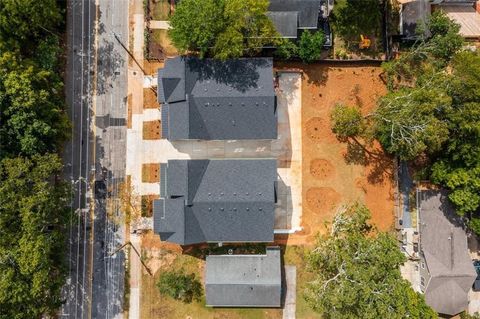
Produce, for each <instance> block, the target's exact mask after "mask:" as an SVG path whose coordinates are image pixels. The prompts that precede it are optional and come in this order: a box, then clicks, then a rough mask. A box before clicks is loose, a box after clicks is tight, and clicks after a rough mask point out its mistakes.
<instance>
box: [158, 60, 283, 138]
mask: <svg viewBox="0 0 480 319" xmlns="http://www.w3.org/2000/svg"><path fill="white" fill-rule="evenodd" d="M158 100H159V102H160V103H162V104H163V105H166V106H167V109H166V111H165V112H162V132H164V133H166V135H165V137H166V138H167V139H169V140H181V139H203V140H229V139H276V138H277V113H276V97H275V91H274V89H273V62H272V59H269V58H251V59H235V60H227V61H225V62H221V61H217V60H213V59H204V60H200V59H198V58H194V57H177V58H174V59H168V60H166V62H165V66H164V68H163V69H160V70H159V72H158ZM162 107H163V106H162Z"/></svg>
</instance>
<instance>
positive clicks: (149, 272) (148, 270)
mask: <svg viewBox="0 0 480 319" xmlns="http://www.w3.org/2000/svg"><path fill="white" fill-rule="evenodd" d="M127 245H130V247H132V248H133V250H134V251H135V253H136V254H137V256H138V259H140V262H141V263H142V265H143V267H145V269H146V270H147V272H148V274H149V275H150V276H152V277H153V274H152V271H151V270H150V268H148V267H147V265H145V263H144V262H143V260H142V256H140V253H139V252H138V250H137V248H135V246H134V245H132V243H131V242H126V243H125V244H123V245H122V246H120V247H119V248H117V249H115V251H114V252H113V253H111V254H110V255H109V256H110V257H111V256H113V255H115V254H116V253H117V252H118V251H119V250H121V249H123V248H124V247H125V246H127Z"/></svg>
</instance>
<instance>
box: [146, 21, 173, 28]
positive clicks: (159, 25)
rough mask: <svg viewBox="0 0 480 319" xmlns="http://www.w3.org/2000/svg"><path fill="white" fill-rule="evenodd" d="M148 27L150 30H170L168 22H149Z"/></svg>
mask: <svg viewBox="0 0 480 319" xmlns="http://www.w3.org/2000/svg"><path fill="white" fill-rule="evenodd" d="M148 27H149V28H150V29H160V30H168V29H170V21H159V20H150V21H149V22H148Z"/></svg>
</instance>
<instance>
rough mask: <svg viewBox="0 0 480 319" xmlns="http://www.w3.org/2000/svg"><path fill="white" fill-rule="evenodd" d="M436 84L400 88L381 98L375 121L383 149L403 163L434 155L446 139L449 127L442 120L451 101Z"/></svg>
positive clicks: (377, 134)
mask: <svg viewBox="0 0 480 319" xmlns="http://www.w3.org/2000/svg"><path fill="white" fill-rule="evenodd" d="M435 86H436V83H434V82H433V81H432V82H430V83H429V84H428V85H426V86H425V87H415V88H402V89H400V90H398V91H395V92H391V93H388V94H387V95H386V96H385V97H383V98H381V99H380V101H379V105H378V108H377V110H376V111H375V114H374V116H373V118H374V125H375V132H376V136H377V138H378V140H379V141H380V143H381V144H382V146H383V147H384V148H385V149H386V150H387V151H388V152H389V153H393V154H396V155H397V156H399V157H400V158H401V159H402V160H411V159H414V158H416V157H417V156H419V155H421V154H423V153H425V152H430V153H433V152H436V151H438V150H440V149H441V147H442V145H443V143H444V142H445V141H446V140H447V139H448V124H447V123H446V122H445V121H443V120H442V117H443V116H444V114H445V113H446V112H448V111H449V110H450V108H451V98H450V97H449V96H448V95H447V94H446V92H445V90H444V89H442V88H441V87H435Z"/></svg>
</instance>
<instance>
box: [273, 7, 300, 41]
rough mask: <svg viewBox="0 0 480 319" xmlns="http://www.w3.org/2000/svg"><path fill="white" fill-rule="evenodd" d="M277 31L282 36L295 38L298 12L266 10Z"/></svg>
mask: <svg viewBox="0 0 480 319" xmlns="http://www.w3.org/2000/svg"><path fill="white" fill-rule="evenodd" d="M267 15H268V17H269V18H270V20H272V22H273V25H274V26H275V29H277V32H278V33H280V34H281V35H282V37H284V38H292V39H296V38H297V30H298V12H297V11H276V12H267Z"/></svg>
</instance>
